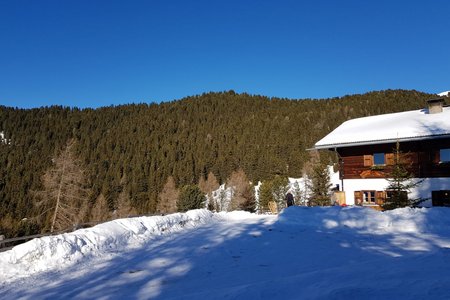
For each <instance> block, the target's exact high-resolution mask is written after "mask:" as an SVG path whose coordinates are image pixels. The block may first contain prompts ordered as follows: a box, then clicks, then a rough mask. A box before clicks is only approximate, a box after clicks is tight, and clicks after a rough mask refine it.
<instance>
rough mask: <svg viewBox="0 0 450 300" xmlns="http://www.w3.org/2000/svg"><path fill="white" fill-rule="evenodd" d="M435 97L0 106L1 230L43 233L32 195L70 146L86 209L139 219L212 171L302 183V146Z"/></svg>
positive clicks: (221, 97) (387, 94) (207, 98)
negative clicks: (168, 188)
mask: <svg viewBox="0 0 450 300" xmlns="http://www.w3.org/2000/svg"><path fill="white" fill-rule="evenodd" d="M433 97H435V95H430V94H425V93H421V92H417V91H404V90H387V91H380V92H371V93H367V94H363V95H351V96H345V97H340V98H333V99H324V100H317V99H316V100H313V99H304V100H289V99H278V98H267V97H264V96H257V95H248V94H236V93H234V92H233V91H229V92H224V93H208V94H203V95H198V96H193V97H187V98H184V99H182V100H179V101H173V102H168V103H162V104H133V105H123V106H116V107H113V106H112V107H104V108H99V109H83V110H80V109H77V108H66V107H58V106H53V107H43V108H37V109H17V108H11V107H4V106H0V132H2V133H3V135H2V140H5V141H6V140H7V141H8V143H4V142H3V143H0V201H1V203H0V216H1V217H2V218H1V219H2V222H1V224H0V226H1V228H0V230H1V231H2V232H7V235H8V236H13V235H23V234H27V233H34V232H39V231H41V230H44V229H45V228H43V226H42V224H41V223H40V221H39V219H38V218H37V216H39V215H40V214H43V213H44V209H43V208H42V207H38V206H37V205H36V203H37V199H36V198H37V195H39V191H41V190H42V189H43V188H44V183H43V175H44V174H45V173H46V172H47V174H48V172H49V170H50V171H52V168H54V167H55V166H56V161H57V157H58V156H59V155H60V153H62V152H63V150H64V149H66V148H67V147H68V145H69V144H70V145H73V155H74V157H75V158H76V159H77V161H78V160H79V163H78V164H79V167H80V171H79V174H83V175H82V176H83V178H82V179H83V180H82V182H83V188H88V189H89V195H88V197H89V201H90V206H91V207H92V206H94V205H95V204H96V203H100V202H101V201H105V202H106V203H107V207H106V208H103V209H107V210H109V211H110V212H112V211H114V210H117V209H118V206H119V201H120V199H125V200H126V201H128V202H127V203H129V205H131V206H132V207H133V208H135V210H136V212H137V213H152V212H154V211H155V208H156V204H157V201H158V194H159V193H160V192H161V190H162V187H163V185H164V183H165V182H166V180H167V178H168V177H169V176H173V177H174V178H175V182H176V184H177V186H182V185H185V184H191V183H197V182H198V181H199V178H200V177H206V175H207V174H208V173H209V172H212V173H214V174H215V176H216V177H217V178H218V180H219V181H220V182H224V181H225V180H226V179H227V178H228V177H229V176H230V173H231V172H232V171H234V170H236V169H238V168H242V169H243V170H244V171H245V173H246V174H247V176H248V177H249V178H250V180H252V181H253V182H256V181H258V180H262V179H267V178H271V177H273V176H274V175H275V174H279V175H282V176H291V177H300V176H301V175H302V169H303V166H304V163H305V162H306V161H308V160H309V153H308V152H307V151H306V149H307V148H309V147H311V146H312V145H313V144H314V143H315V142H316V141H317V140H319V139H320V138H322V137H323V136H324V135H326V134H327V133H328V132H329V131H330V130H332V129H334V128H335V127H337V126H338V125H339V124H340V123H342V122H343V121H345V120H347V119H351V118H355V117H361V116H367V115H375V114H382V113H388V112H397V111H403V110H409V109H418V108H421V107H424V104H425V101H426V100H427V99H429V98H433ZM71 149H72V148H71ZM75 158H74V159H75ZM323 158H324V159H326V160H333V159H334V157H332V156H331V155H328V154H324V155H323ZM80 176H81V175H80ZM80 184H81V183H80ZM24 218H26V220H27V221H26V222H22V221H21V220H22V219H24ZM47 218H48V217H47ZM2 228H3V229H2Z"/></svg>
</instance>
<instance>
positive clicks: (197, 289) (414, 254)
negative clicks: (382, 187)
mask: <svg viewBox="0 0 450 300" xmlns="http://www.w3.org/2000/svg"><path fill="white" fill-rule="evenodd" d="M449 270H450V209H448V208H430V209H427V208H419V209H409V208H405V209H397V210H394V211H389V212H383V213H382V212H377V211H375V210H372V209H369V208H359V207H344V208H341V207H328V208H319V207H316V208H308V207H290V208H288V209H285V210H284V211H283V212H282V213H281V214H280V215H279V216H271V215H255V214H249V213H244V212H232V213H218V214H213V213H211V212H209V211H206V210H195V211H190V212H188V213H186V214H173V215H169V216H165V217H140V218H132V219H121V220H115V221H112V222H108V223H104V224H101V225H98V226H95V227H93V228H88V229H82V230H78V231H75V232H73V233H67V234H63V235H59V236H53V237H45V238H41V239H35V240H33V241H30V242H28V243H25V244H22V245H19V246H17V247H15V248H13V249H12V250H9V251H6V252H3V253H0V298H2V299H73V298H75V299H449V298H450V272H449Z"/></svg>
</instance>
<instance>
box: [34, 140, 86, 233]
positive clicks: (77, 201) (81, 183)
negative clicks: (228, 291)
mask: <svg viewBox="0 0 450 300" xmlns="http://www.w3.org/2000/svg"><path fill="white" fill-rule="evenodd" d="M74 147H75V142H74V140H70V141H69V142H68V143H67V145H66V147H65V148H64V149H63V151H62V152H61V153H60V154H59V155H58V156H57V157H56V158H54V159H53V160H52V161H53V166H52V167H51V168H50V169H49V170H47V172H45V174H44V175H43V176H42V184H43V190H42V191H39V192H37V193H36V195H37V199H38V201H37V202H36V205H37V206H38V207H40V208H41V216H43V217H44V223H45V226H44V228H48V227H50V232H54V231H55V230H64V229H67V228H69V227H70V226H73V225H74V224H75V223H77V222H79V221H80V218H81V217H82V216H81V214H80V212H83V211H85V210H86V209H85V208H86V207H87V206H88V197H89V190H88V189H87V187H86V185H87V183H86V177H85V176H84V168H83V166H82V164H81V161H80V160H78V159H77V158H76V156H75V154H74V152H73V149H74Z"/></svg>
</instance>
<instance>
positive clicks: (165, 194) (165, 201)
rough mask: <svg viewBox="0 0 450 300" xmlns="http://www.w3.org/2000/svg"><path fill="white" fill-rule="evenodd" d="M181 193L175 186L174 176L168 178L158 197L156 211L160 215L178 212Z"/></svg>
mask: <svg viewBox="0 0 450 300" xmlns="http://www.w3.org/2000/svg"><path fill="white" fill-rule="evenodd" d="M179 196H180V191H179V190H178V189H177V188H176V186H175V180H174V179H173V177H172V176H169V177H168V178H167V181H166V184H165V185H164V187H163V189H162V191H161V193H160V194H159V196H158V203H157V205H156V211H157V212H158V213H163V214H165V213H174V212H176V211H177V201H178V197H179Z"/></svg>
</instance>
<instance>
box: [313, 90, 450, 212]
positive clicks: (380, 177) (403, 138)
mask: <svg viewBox="0 0 450 300" xmlns="http://www.w3.org/2000/svg"><path fill="white" fill-rule="evenodd" d="M397 142H398V143H399V145H400V149H401V151H402V152H403V153H404V156H405V157H406V160H407V161H408V163H407V168H408V171H409V172H410V173H411V174H412V175H413V177H414V178H413V179H412V180H423V181H422V183H421V184H420V185H419V186H418V187H416V188H414V189H413V190H411V191H410V194H409V196H410V197H411V198H419V197H420V198H422V199H428V200H431V201H427V202H425V203H426V204H425V205H427V206H428V205H450V107H447V106H446V105H445V103H444V99H434V100H429V101H428V107H427V108H424V109H421V110H413V111H405V112H399V113H391V114H385V115H378V116H370V117H364V118H358V119H352V120H349V121H346V122H344V123H342V124H341V125H340V126H339V127H337V128H336V129H335V130H333V131H332V132H331V133H329V134H328V135H327V136H325V137H324V138H323V139H321V140H320V141H318V142H317V143H316V144H315V146H314V148H315V149H328V150H331V151H335V152H336V153H337V155H338V157H339V167H340V168H339V169H340V181H341V184H340V186H339V189H340V191H341V192H344V194H345V201H346V203H347V204H349V205H353V204H356V205H367V206H377V205H380V204H382V203H383V202H384V201H385V199H386V197H389V191H388V190H386V189H387V187H388V185H389V183H388V181H387V180H386V178H389V177H390V176H389V174H390V172H391V171H392V165H393V163H394V152H395V147H396V143H397Z"/></svg>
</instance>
